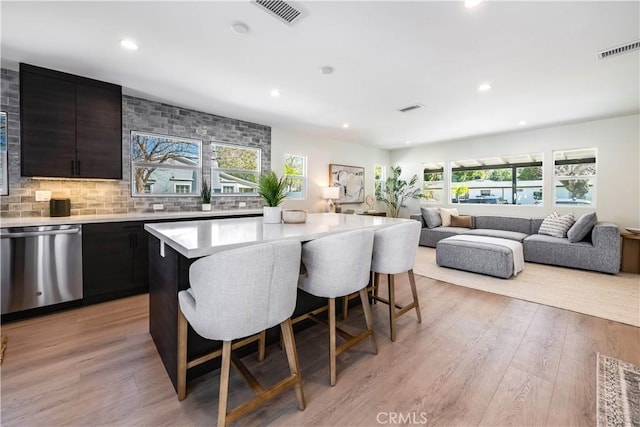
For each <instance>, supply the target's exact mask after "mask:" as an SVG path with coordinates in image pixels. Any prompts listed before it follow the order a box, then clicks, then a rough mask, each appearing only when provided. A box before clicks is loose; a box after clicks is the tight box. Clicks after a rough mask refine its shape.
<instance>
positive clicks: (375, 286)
mask: <svg viewBox="0 0 640 427" xmlns="http://www.w3.org/2000/svg"><path fill="white" fill-rule="evenodd" d="M379 288H380V273H373V295H374V296H376V297H377V296H378V289H379ZM373 303H374V304H377V303H378V300H376V299H375V298H374V299H373Z"/></svg>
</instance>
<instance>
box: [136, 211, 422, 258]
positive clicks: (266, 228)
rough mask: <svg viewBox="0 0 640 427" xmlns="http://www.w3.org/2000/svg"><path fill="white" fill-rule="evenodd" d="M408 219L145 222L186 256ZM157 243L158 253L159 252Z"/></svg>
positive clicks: (318, 216) (321, 216)
mask: <svg viewBox="0 0 640 427" xmlns="http://www.w3.org/2000/svg"><path fill="white" fill-rule="evenodd" d="M406 221H413V220H411V219H400V218H387V217H380V216H367V215H349V214H334V213H312V214H309V215H308V216H307V222H306V223H304V224H264V223H263V219H262V218H261V217H253V218H229V219H222V220H217V221H211V220H198V221H183V222H165V223H158V224H145V226H144V228H145V230H147V231H148V232H149V233H150V234H151V235H153V236H155V237H157V238H158V239H160V241H161V243H162V244H166V245H168V246H170V247H171V248H173V249H175V250H176V251H177V252H178V253H180V254H182V255H184V256H185V257H187V258H198V257H202V256H206V255H211V254H213V253H216V252H220V251H223V250H228V249H232V248H237V247H241V246H247V245H251V244H254V243H263V242H269V241H276V240H287V239H291V240H298V241H308V240H313V239H316V238H318V237H322V236H325V235H329V234H333V233H337V232H340V231H348V230H355V229H360V228H375V229H377V228H382V227H386V226H389V225H393V224H398V223H401V222H406ZM162 250H163V248H162V246H161V253H162Z"/></svg>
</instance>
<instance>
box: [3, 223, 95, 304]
mask: <svg viewBox="0 0 640 427" xmlns="http://www.w3.org/2000/svg"><path fill="white" fill-rule="evenodd" d="M0 240H1V244H2V246H1V250H2V254H1V259H2V261H1V262H2V266H1V267H2V268H1V273H0V275H1V277H2V283H1V285H2V295H1V296H2V300H1V301H2V303H1V304H2V314H7V313H14V312H17V311H22V310H27V309H30V308H36V307H44V306H47V305H52V304H58V303H61V302H67V301H74V300H78V299H82V226H81V225H55V226H40V227H12V228H2V229H0Z"/></svg>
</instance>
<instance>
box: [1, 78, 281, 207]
mask: <svg viewBox="0 0 640 427" xmlns="http://www.w3.org/2000/svg"><path fill="white" fill-rule="evenodd" d="M0 73H1V74H0V80H1V82H0V83H1V107H0V109H1V110H2V111H5V112H7V114H8V134H9V135H8V153H9V154H8V159H9V195H8V196H1V197H0V218H25V217H46V216H49V203H48V202H36V201H35V191H36V190H50V191H51V193H52V197H62V198H69V199H71V215H87V214H89V215H90V214H121V213H133V212H150V211H152V210H153V205H154V204H162V205H163V206H164V211H168V212H179V211H195V210H200V209H201V201H200V197H199V196H165V197H132V196H131V183H130V177H131V165H130V151H131V147H130V141H129V135H130V132H131V131H132V130H138V131H144V132H151V133H158V134H162V135H173V136H180V137H187V138H195V139H200V140H202V141H203V144H202V146H203V148H202V151H203V153H202V155H203V172H202V174H203V177H204V179H206V180H207V181H208V182H211V180H210V173H209V169H210V157H211V156H210V154H211V147H210V144H211V142H212V141H215V142H224V143H228V144H235V145H241V146H248V147H254V148H260V149H261V150H262V159H261V161H262V169H263V171H267V170H269V169H270V165H271V128H270V127H268V126H263V125H259V124H255V123H249V122H244V121H241V120H235V119H230V118H227V117H221V116H216V115H212V114H207V113H202V112H198V111H193V110H188V109H185V108H180V107H175V106H171V105H167V104H162V103H159V102H154V101H149V100H146V99H141V98H135V97H131V96H127V95H123V97H122V141H123V143H122V151H123V153H122V154H123V162H122V167H123V179H122V180H121V181H88V180H79V179H62V180H58V179H55V180H49V179H42V180H41V179H32V178H28V177H21V176H20V87H19V73H18V72H17V71H13V70H7V69H2V70H0ZM239 202H245V203H246V208H249V209H251V208H259V207H261V206H262V205H263V202H262V199H261V198H260V197H258V196H215V197H212V202H211V203H212V205H213V209H214V210H229V209H237V208H238V203H239ZM243 209H244V208H243Z"/></svg>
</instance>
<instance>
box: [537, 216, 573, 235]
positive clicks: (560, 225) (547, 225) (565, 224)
mask: <svg viewBox="0 0 640 427" xmlns="http://www.w3.org/2000/svg"><path fill="white" fill-rule="evenodd" d="M574 222H575V218H574V217H573V212H570V213H568V214H566V215H560V214H558V212H556V211H553V213H552V214H551V215H549V216H548V217H546V218H545V219H544V220H543V221H542V224H541V225H540V230H539V231H538V234H546V235H547V236H552V237H559V238H563V237H567V231H568V230H569V229H570V228H571V226H572V225H573V223H574Z"/></svg>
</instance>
